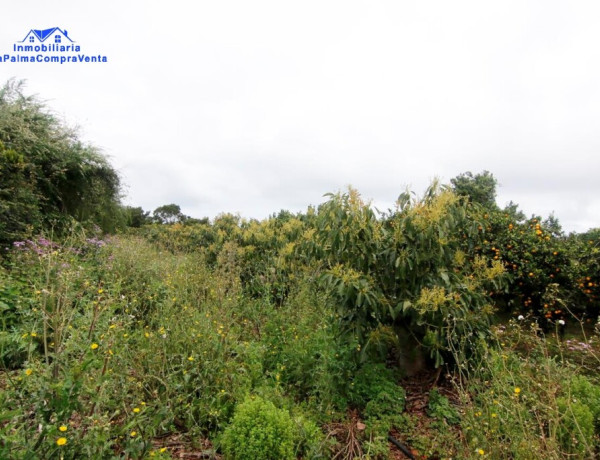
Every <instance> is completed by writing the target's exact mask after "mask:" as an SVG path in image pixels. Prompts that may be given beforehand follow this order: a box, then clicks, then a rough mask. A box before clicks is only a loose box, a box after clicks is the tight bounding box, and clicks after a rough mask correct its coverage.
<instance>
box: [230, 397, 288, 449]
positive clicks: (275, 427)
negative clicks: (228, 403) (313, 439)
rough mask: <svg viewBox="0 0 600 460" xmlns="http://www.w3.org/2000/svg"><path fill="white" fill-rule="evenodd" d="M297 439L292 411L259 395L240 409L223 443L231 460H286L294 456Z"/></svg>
mask: <svg viewBox="0 0 600 460" xmlns="http://www.w3.org/2000/svg"><path fill="white" fill-rule="evenodd" d="M294 438H295V435H294V422H293V421H292V418H291V417H290V415H289V413H288V412H287V411H285V410H282V409H278V408H277V407H275V405H274V404H273V403H272V402H270V401H266V400H264V399H262V398H259V397H256V396H255V397H251V398H248V399H246V400H245V401H244V402H243V403H241V404H240V405H239V406H238V407H237V408H236V410H235V415H234V416H233V420H232V421H231V424H230V425H229V426H228V427H227V428H226V429H225V431H224V433H223V436H222V438H221V443H222V447H223V452H224V453H225V456H226V458H228V459H235V460H244V459H247V460H258V459H264V460H270V459H272V460H284V459H292V458H294Z"/></svg>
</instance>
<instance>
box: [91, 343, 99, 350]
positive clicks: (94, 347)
mask: <svg viewBox="0 0 600 460" xmlns="http://www.w3.org/2000/svg"><path fill="white" fill-rule="evenodd" d="M90 348H91V349H92V350H95V349H96V348H98V344H97V343H92V344H91V345H90Z"/></svg>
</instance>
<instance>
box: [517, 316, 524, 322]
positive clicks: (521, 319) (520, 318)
mask: <svg viewBox="0 0 600 460" xmlns="http://www.w3.org/2000/svg"><path fill="white" fill-rule="evenodd" d="M517 319H518V320H519V321H523V320H524V319H525V317H524V316H523V315H519V316H518V318H517Z"/></svg>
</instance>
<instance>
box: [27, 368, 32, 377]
mask: <svg viewBox="0 0 600 460" xmlns="http://www.w3.org/2000/svg"><path fill="white" fill-rule="evenodd" d="M32 373H33V371H32V370H31V369H25V375H27V376H29V375H31V374H32Z"/></svg>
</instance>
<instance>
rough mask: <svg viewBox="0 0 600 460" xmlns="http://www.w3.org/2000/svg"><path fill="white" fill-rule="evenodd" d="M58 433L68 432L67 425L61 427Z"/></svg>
mask: <svg viewBox="0 0 600 460" xmlns="http://www.w3.org/2000/svg"><path fill="white" fill-rule="evenodd" d="M58 431H62V432H63V433H64V432H65V431H67V426H66V425H61V426H59V427H58Z"/></svg>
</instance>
